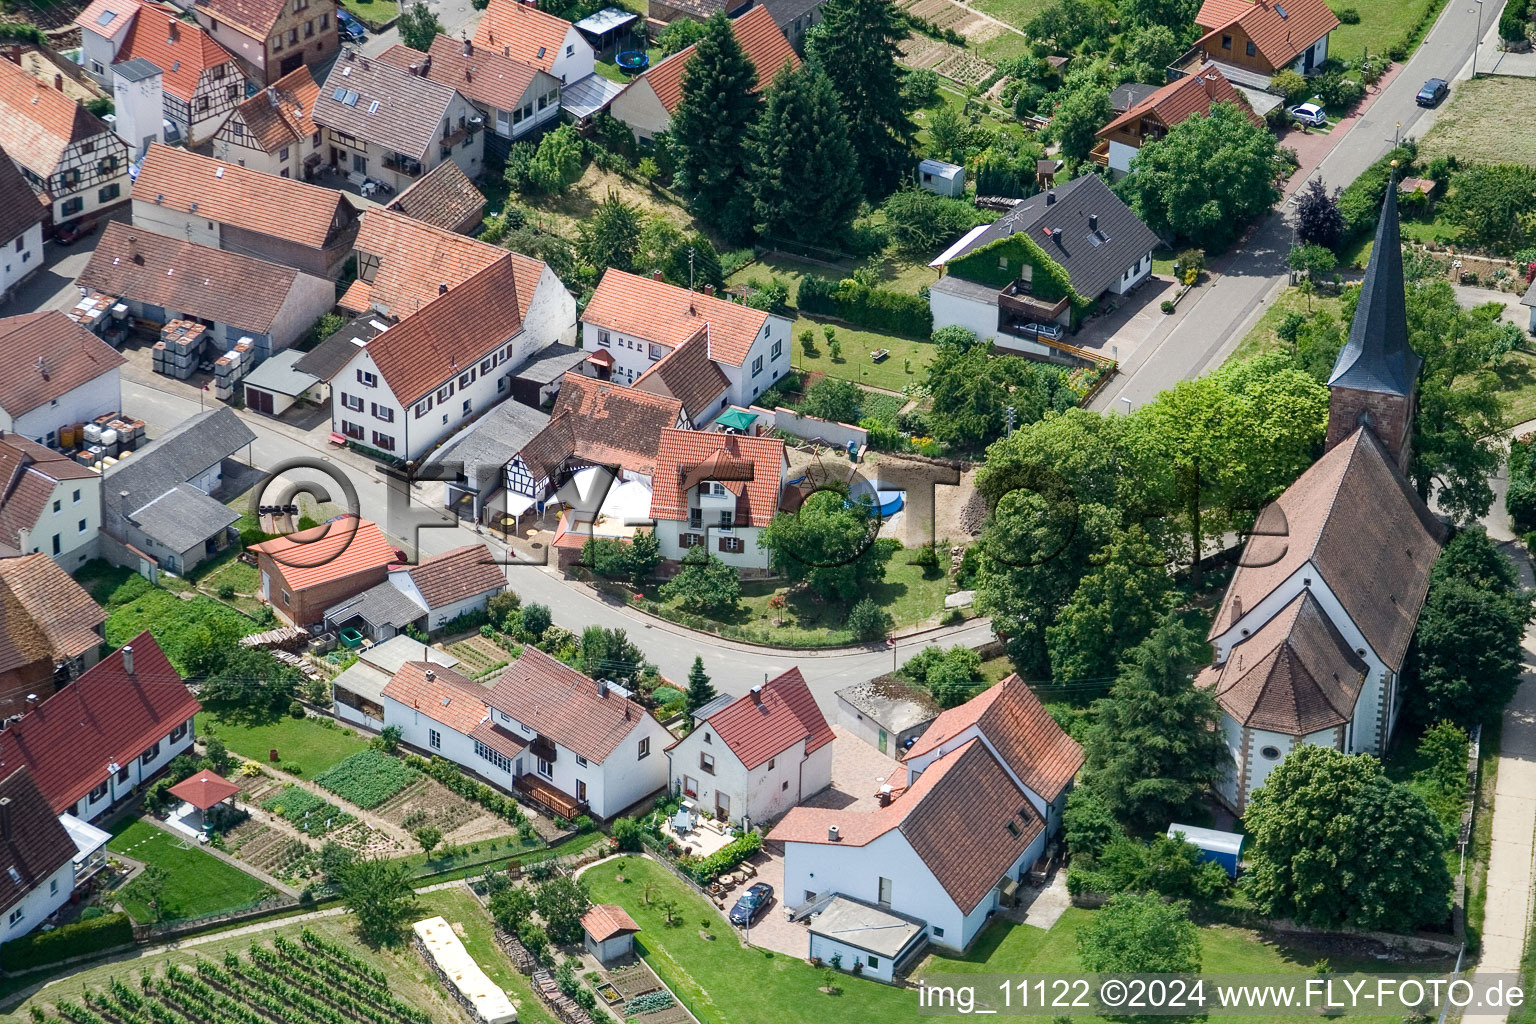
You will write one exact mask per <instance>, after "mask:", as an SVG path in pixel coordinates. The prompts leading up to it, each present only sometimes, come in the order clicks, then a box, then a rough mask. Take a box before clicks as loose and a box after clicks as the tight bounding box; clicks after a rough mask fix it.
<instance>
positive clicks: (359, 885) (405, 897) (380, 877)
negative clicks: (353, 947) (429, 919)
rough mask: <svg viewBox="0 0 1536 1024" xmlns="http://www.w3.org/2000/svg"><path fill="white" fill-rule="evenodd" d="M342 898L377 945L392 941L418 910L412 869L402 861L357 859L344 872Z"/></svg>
mask: <svg viewBox="0 0 1536 1024" xmlns="http://www.w3.org/2000/svg"><path fill="white" fill-rule="evenodd" d="M340 882H341V886H340V887H341V901H342V903H344V904H346V907H347V909H348V910H349V911H351V913H352V916H353V918H355V919H356V921H357V928H358V931H360V932H361V933H362V935H363V938H364V939H366V940H367V941H368V942H370V943H373V944H374V945H385V944H389V943H393V942H395V941H397V940H398V939H399V938H400V929H401V928H402V927H404V925H405V922H406V921H408V920H409V919H410V918H411V916H412V915H413V914H415V913H416V910H417V906H418V904H417V901H416V892H415V890H414V889H412V887H411V870H410V868H409V867H408V866H407V865H406V864H405V863H403V862H401V861H388V860H376V859H372V858H369V859H365V860H357V861H354V862H353V863H352V864H350V865H348V866H347V867H346V868H344V869H343V870H342V872H341V876H340Z"/></svg>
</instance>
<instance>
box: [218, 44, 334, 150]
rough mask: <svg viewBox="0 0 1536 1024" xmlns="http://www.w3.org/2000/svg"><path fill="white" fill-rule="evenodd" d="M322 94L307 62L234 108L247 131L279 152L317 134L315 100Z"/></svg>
mask: <svg viewBox="0 0 1536 1024" xmlns="http://www.w3.org/2000/svg"><path fill="white" fill-rule="evenodd" d="M274 96H275V98H276V102H274V101H273V100H274ZM319 96H320V83H318V82H316V81H315V76H314V75H312V74H310V73H309V65H307V64H306V65H303V66H302V67H300V68H298V70H296V71H290V72H289V73H288V74H286V75H284V76H283V77H282V78H279V79H278V80H277V81H276V82H274V83H272V84H271V85H270V86H268V87H267V88H265V89H263V90H262V91H260V92H258V93H257V94H256V95H254V96H252V97H251V98H250V99H248V100H246V101H245V102H244V103H241V104H240V105H239V106H238V107H236V108H235V112H236V113H238V114H239V115H240V120H241V121H243V122H244V123H245V132H246V134H247V135H248V136H250V137H251V138H253V139H255V140H256V141H257V142H258V143H260V144H261V148H262V149H264V150H266V151H267V152H268V153H276V152H277V151H278V150H280V149H282V148H283V147H284V146H293V145H297V144H298V143H300V142H303V141H304V140H305V139H307V138H309V137H310V136H312V135H314V134H315V132H316V131H317V130H318V128H317V127H316V125H315V100H317V99H318V98H319Z"/></svg>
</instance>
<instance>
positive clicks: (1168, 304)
mask: <svg viewBox="0 0 1536 1024" xmlns="http://www.w3.org/2000/svg"><path fill="white" fill-rule="evenodd" d="M1157 308H1158V309H1160V310H1162V311H1163V312H1164V313H1172V312H1173V300H1172V299H1164V300H1163V301H1162V302H1159V303H1158V304H1157Z"/></svg>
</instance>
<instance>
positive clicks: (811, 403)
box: [800, 339, 864, 423]
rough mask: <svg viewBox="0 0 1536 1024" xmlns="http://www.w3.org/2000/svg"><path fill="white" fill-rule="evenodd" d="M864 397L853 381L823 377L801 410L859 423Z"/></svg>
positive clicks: (809, 414)
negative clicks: (860, 407)
mask: <svg viewBox="0 0 1536 1024" xmlns="http://www.w3.org/2000/svg"><path fill="white" fill-rule="evenodd" d="M834 340H835V339H834ZM863 399H864V392H862V391H860V390H859V386H858V385H857V384H855V383H853V382H852V381H850V380H844V379H843V378H842V377H823V378H821V380H819V381H817V382H816V384H815V385H814V386H813V387H812V388H811V390H810V391H808V392H807V393H806V396H805V401H804V402H803V403H802V404H801V406H800V411H801V412H803V413H805V414H806V415H807V416H815V417H818V418H819V419H824V420H832V421H833V422H834V423H857V422H859V406H860V404H861V403H862V402H863Z"/></svg>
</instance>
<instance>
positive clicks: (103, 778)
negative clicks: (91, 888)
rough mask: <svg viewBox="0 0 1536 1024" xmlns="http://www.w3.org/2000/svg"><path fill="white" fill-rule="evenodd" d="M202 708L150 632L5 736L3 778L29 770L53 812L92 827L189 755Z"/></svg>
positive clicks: (1, 742) (0, 752)
mask: <svg viewBox="0 0 1536 1024" xmlns="http://www.w3.org/2000/svg"><path fill="white" fill-rule="evenodd" d="M201 710H202V705H201V704H199V703H198V702H197V698H195V697H193V696H192V692H191V691H190V690H188V689H187V684H186V683H185V682H183V681H182V678H181V676H180V675H179V674H177V672H176V669H175V668H173V667H172V665H171V663H170V661H168V660H167V659H166V657H165V653H164V652H163V651H161V650H160V645H159V644H157V643H155V638H154V637H152V636H150V634H149V631H148V630H145V631H144V632H142V633H140V634H139V635H138V636H136V637H134V638H133V639H132V640H131V641H130V642H128V643H126V644H124V645H123V647H122V648H121V649H120V650H117V651H113V652H112V653H111V654H109V655H107V656H106V657H105V658H103V659H102V660H101V661H100V662H99V663H97V664H96V665H95V666H94V667H92V668H90V669H87V670H86V671H85V672H84V673H82V674H81V676H80V678H79V679H76V680H75V681H74V682H73V683H71V684H70V685H68V686H66V687H64V688H63V689H62V690H60V691H59V692H58V693H56V694H54V695H53V696H52V697H49V698H48V699H46V700H43V701H41V702H40V703H38V704H37V705H36V706H35V707H33V708H32V709H31V710H29V711H27V712H26V713H25V714H24V715H23V716H22V718H21V719H20V720H19V721H15V722H12V723H11V724H10V725H9V726H7V727H6V729H5V730H4V731H0V775H4V776H9V775H10V773H12V772H14V771H15V770H16V769H17V768H21V767H26V768H28V769H29V770H30V771H31V773H32V777H33V779H34V780H36V782H37V787H38V789H40V790H41V791H42V793H43V797H44V798H45V799H46V800H47V801H48V805H49V807H50V808H51V809H52V810H53V812H54V813H55V814H72V815H74V816H75V817H77V818H79V819H80V820H82V821H87V822H89V821H94V820H96V819H97V818H99V817H101V816H102V815H103V814H105V813H107V811H109V810H111V809H112V808H114V807H116V806H118V804H119V803H121V802H123V801H128V800H137V799H138V798H139V795H140V794H141V792H142V788H143V786H144V785H145V784H146V783H147V782H149V781H150V780H151V779H153V778H154V777H155V776H156V775H157V774H159V772H160V771H161V770H162V769H163V768H165V766H166V765H168V764H170V763H171V759H172V758H174V757H175V756H176V755H177V754H180V753H183V752H184V751H187V750H190V749H191V747H192V740H193V716H194V715H196V714H197V713H198V712H199V711H201Z"/></svg>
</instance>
